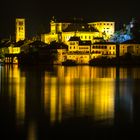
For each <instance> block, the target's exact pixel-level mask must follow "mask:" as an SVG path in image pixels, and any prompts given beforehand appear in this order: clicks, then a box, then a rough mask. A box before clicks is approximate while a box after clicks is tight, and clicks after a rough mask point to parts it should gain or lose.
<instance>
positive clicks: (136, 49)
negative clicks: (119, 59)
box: [119, 40, 140, 56]
mask: <svg viewBox="0 0 140 140" xmlns="http://www.w3.org/2000/svg"><path fill="white" fill-rule="evenodd" d="M126 53H130V54H131V55H134V56H140V41H135V40H127V41H125V42H122V43H120V45H119V55H120V56H123V55H125V54H126Z"/></svg>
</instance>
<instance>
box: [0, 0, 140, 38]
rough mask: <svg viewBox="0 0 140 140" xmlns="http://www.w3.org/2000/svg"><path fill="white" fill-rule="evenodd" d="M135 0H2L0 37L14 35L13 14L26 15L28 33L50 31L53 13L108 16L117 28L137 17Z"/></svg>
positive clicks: (139, 10) (93, 18)
mask: <svg viewBox="0 0 140 140" xmlns="http://www.w3.org/2000/svg"><path fill="white" fill-rule="evenodd" d="M139 13H140V8H139V3H138V0H131V1H130V0H4V1H3V2H1V4H0V18H1V19H0V37H9V36H10V35H14V28H15V25H14V23H15V18H16V17H23V18H26V29H27V31H26V32H27V34H26V35H27V37H31V36H33V35H35V34H37V33H39V32H41V31H42V30H45V31H46V32H48V31H49V21H50V19H51V17H52V16H54V17H55V18H56V19H58V20H63V21H64V20H65V19H73V18H74V17H75V18H83V19H85V20H87V21H89V22H92V21H98V20H104V21H105V20H110V21H115V22H116V28H119V27H120V26H121V25H122V24H123V23H125V24H128V23H129V21H130V20H131V19H132V18H133V17H134V18H136V19H139Z"/></svg>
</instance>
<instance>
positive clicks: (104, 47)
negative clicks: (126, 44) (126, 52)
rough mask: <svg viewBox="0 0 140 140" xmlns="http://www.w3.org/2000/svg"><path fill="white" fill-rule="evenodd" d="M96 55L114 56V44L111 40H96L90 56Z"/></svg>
mask: <svg viewBox="0 0 140 140" xmlns="http://www.w3.org/2000/svg"><path fill="white" fill-rule="evenodd" d="M97 57H107V58H114V57H116V44H115V43H112V42H96V43H94V44H93V45H92V48H91V58H92V59H93V58H97Z"/></svg>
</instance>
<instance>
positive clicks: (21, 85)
mask: <svg viewBox="0 0 140 140" xmlns="http://www.w3.org/2000/svg"><path fill="white" fill-rule="evenodd" d="M8 67H9V66H8V65H7V69H8V73H9V74H8V77H9V78H8V79H9V91H10V92H9V93H10V97H15V101H16V102H15V104H16V109H15V110H16V119H17V124H21V123H24V119H25V89H26V86H25V82H26V79H25V76H21V72H20V70H19V69H18V66H17V65H12V66H11V67H12V68H8Z"/></svg>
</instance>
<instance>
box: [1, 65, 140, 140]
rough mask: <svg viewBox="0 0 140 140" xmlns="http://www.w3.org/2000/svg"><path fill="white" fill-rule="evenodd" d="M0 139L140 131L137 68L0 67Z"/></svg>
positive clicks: (68, 138)
mask: <svg viewBox="0 0 140 140" xmlns="http://www.w3.org/2000/svg"><path fill="white" fill-rule="evenodd" d="M0 83H1V84H0V134H1V137H2V136H3V137H4V138H1V139H2V140H5V139H12V138H13V139H14V140H54V139H55V140H58V139H59V140H61V139H65V140H79V139H85V140H89V139H92V140H98V139H100V138H101V139H104V138H107V139H120V138H124V139H125V138H126V137H127V138H132V139H134V138H135V137H136V136H137V137H138V136H139V135H140V133H139V132H140V129H139V125H140V68H139V67H137V68H122V67H121V68H116V67H91V66H72V67H66V66H54V67H44V66H36V67H35V66H30V67H24V68H20V67H18V66H17V65H4V66H0Z"/></svg>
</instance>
